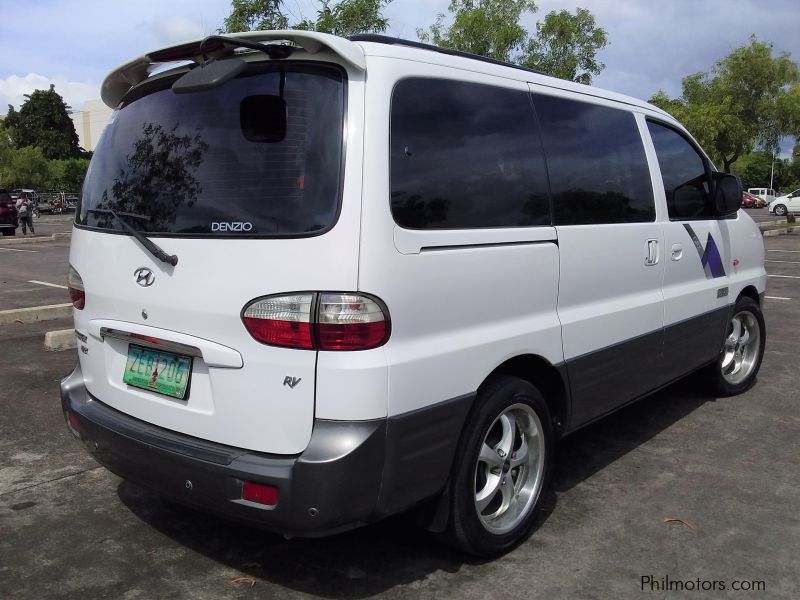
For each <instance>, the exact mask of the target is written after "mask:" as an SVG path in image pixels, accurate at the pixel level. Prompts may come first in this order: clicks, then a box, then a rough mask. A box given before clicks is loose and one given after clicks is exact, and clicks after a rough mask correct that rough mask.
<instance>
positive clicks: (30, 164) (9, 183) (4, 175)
mask: <svg viewBox="0 0 800 600" xmlns="http://www.w3.org/2000/svg"><path fill="white" fill-rule="evenodd" d="M88 167H89V160H88V159H85V158H67V159H54V160H47V159H46V158H45V156H44V153H43V152H42V150H41V149H40V148H38V147H36V146H26V147H24V148H17V147H16V146H15V145H14V143H13V141H12V139H11V132H10V130H9V129H6V128H4V127H3V126H1V125H0V187H4V188H8V189H13V188H20V187H26V188H27V187H29V188H33V189H37V190H47V191H69V192H78V191H80V189H81V187H82V186H83V179H84V177H86V170H87V168H88Z"/></svg>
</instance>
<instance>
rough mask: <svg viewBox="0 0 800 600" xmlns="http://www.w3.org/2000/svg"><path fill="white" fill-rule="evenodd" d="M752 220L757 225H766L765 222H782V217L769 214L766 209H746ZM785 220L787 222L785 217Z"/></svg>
mask: <svg viewBox="0 0 800 600" xmlns="http://www.w3.org/2000/svg"><path fill="white" fill-rule="evenodd" d="M744 212H746V213H747V214H748V215H750V218H751V219H753V220H754V221H755V222H756V223H764V222H774V221H779V220H781V217H778V216H777V215H773V214H772V213H771V212H769V211H768V210H767V209H766V208H746V209H744ZM783 220H784V221H785V220H786V217H783Z"/></svg>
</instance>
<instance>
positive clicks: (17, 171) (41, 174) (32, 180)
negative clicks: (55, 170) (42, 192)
mask: <svg viewBox="0 0 800 600" xmlns="http://www.w3.org/2000/svg"><path fill="white" fill-rule="evenodd" d="M49 181H50V165H49V163H48V162H47V159H46V158H45V157H44V155H43V154H42V151H41V150H40V149H39V148H37V147H34V146H25V147H24V148H16V149H14V151H13V152H12V153H11V160H10V161H9V163H8V173H6V167H4V168H3V186H4V187H9V188H13V187H22V186H25V187H32V188H36V189H41V188H42V187H44V186H45V185H46V184H47V183H48V182H49Z"/></svg>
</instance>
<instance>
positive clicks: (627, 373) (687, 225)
mask: <svg viewBox="0 0 800 600" xmlns="http://www.w3.org/2000/svg"><path fill="white" fill-rule="evenodd" d="M285 41H289V42H292V43H293V45H286V44H282V43H279V42H285ZM234 50H236V52H234ZM204 58H205V59H208V60H207V61H205V62H204ZM174 61H179V62H178V64H177V66H175V67H174V68H171V69H165V68H164V67H163V64H162V63H169V62H174ZM180 61H182V62H180ZM102 95H103V99H104V100H105V102H106V104H108V106H111V107H113V108H114V109H115V112H114V114H113V117H112V120H111V122H110V123H109V125H108V127H107V128H106V130H105V132H104V133H103V136H102V139H101V140H100V143H99V145H98V147H97V149H96V151H95V153H94V157H93V159H92V162H91V165H90V168H89V172H88V174H87V178H86V184H85V187H84V190H83V197H82V204H81V206H80V207H79V210H78V212H77V215H76V219H75V227H74V230H73V235H72V246H71V250H70V265H71V268H70V275H69V287H70V294H71V297H72V300H73V303H74V305H75V311H74V315H75V335H76V336H77V338H78V366H77V367H76V369H75V371H74V372H73V373H72V374H71V375H69V376H68V377H67V378H66V379H65V380H64V381H63V383H62V388H61V389H62V399H63V407H64V411H65V415H66V418H67V423H68V425H69V427H70V429H71V430H72V432H73V433H74V434H75V435H76V436H77V437H78V438H79V439H81V440H82V441H83V442H84V443H85V444H86V446H87V448H88V449H89V451H90V452H91V453H92V454H93V455H94V456H95V457H96V458H97V460H98V461H99V462H101V463H102V464H104V465H106V466H107V467H108V468H109V469H110V470H112V471H114V472H115V473H117V474H119V475H120V476H122V477H124V478H126V479H129V480H131V481H133V482H136V483H138V484H141V485H143V486H146V487H149V488H151V489H153V490H155V491H156V492H158V493H159V494H163V495H164V496H166V497H169V498H172V499H175V500H177V501H179V502H183V503H186V504H188V505H192V506H195V507H199V508H201V509H203V510H207V511H210V512H215V513H219V514H222V515H226V516H229V517H231V518H235V519H238V520H242V521H245V522H249V523H252V524H257V525H260V526H263V527H265V528H267V529H270V530H273V531H276V532H280V533H283V534H285V535H289V536H292V535H306V536H314V535H322V534H329V533H334V532H337V531H342V530H344V529H347V528H351V527H354V526H358V525H361V524H365V523H370V522H373V521H376V520H379V519H381V518H383V517H385V516H387V515H391V514H394V513H398V512H400V511H405V510H408V509H412V508H417V509H419V510H420V515H422V516H424V517H425V518H426V519H427V526H428V527H429V528H430V529H431V530H433V531H437V532H440V533H443V534H444V535H445V536H446V537H447V538H449V539H450V540H451V541H452V542H453V543H454V544H455V545H457V546H458V547H460V548H462V549H464V550H465V551H467V552H471V553H474V554H478V555H484V556H492V555H497V554H499V553H502V552H504V551H505V550H507V549H509V548H510V547H512V546H513V545H514V544H515V543H517V542H518V541H519V540H521V539H523V538H524V537H525V536H526V535H527V534H528V533H529V532H530V531H531V530H532V527H533V523H534V518H535V516H536V512H537V507H538V506H539V505H540V503H541V501H542V498H543V490H544V489H545V488H546V486H547V480H548V473H549V468H550V465H551V464H552V460H553V451H554V444H555V442H556V440H557V439H558V438H560V437H562V436H564V435H566V434H568V433H570V432H573V431H575V430H577V429H579V428H580V427H583V426H585V425H586V424H588V423H591V422H593V421H595V420H597V419H599V418H601V417H603V416H604V415H606V414H608V413H610V412H612V411H614V410H616V409H618V408H619V407H621V406H623V405H625V404H628V403H630V402H632V401H634V400H636V399H638V398H641V397H642V396H645V395H647V394H650V393H652V392H653V391H655V390H657V389H659V388H662V387H664V386H666V385H668V384H670V383H671V382H673V381H675V380H677V379H679V378H681V377H683V376H685V375H686V374H687V373H690V372H693V371H697V370H699V369H703V370H704V373H705V378H706V380H707V381H708V382H709V383H710V384H711V386H712V388H713V389H714V390H715V393H716V394H717V395H730V394H737V393H740V392H743V391H744V390H746V389H748V388H749V387H750V386H751V385H752V384H753V383H754V381H755V378H756V374H757V372H758V370H759V366H760V364H761V359H762V356H763V352H764V343H765V339H766V337H765V336H766V332H765V327H764V319H763V316H762V312H761V308H760V305H761V301H762V298H763V294H764V290H765V283H766V273H765V270H764V249H763V244H762V238H761V235H760V233H759V230H758V228H757V227H756V226H755V224H754V223H753V221H752V220H751V219H750V218H749V217H748V216H747V215H746V214H744V212H743V211H738V210H737V209H738V206H739V204H740V201H741V185H740V184H739V182H738V180H737V179H736V178H735V177H734V176H731V175H726V174H723V173H718V172H716V170H715V169H714V167H713V165H712V164H711V163H710V161H709V160H708V158H707V157H706V155H705V154H704V153H703V152H702V150H700V148H699V147H698V146H697V144H696V142H695V141H694V140H693V139H692V138H691V136H689V135H688V134H687V133H686V131H685V130H684V129H683V128H682V127H681V125H680V124H679V123H677V122H676V121H675V120H674V119H673V118H672V117H670V116H669V115H668V114H666V113H664V112H662V111H661V110H659V109H657V108H655V107H653V106H650V105H649V104H646V103H644V102H641V101H639V100H635V99H633V98H629V97H626V96H622V95H619V94H615V93H612V92H606V91H602V90H599V89H595V88H592V87H587V86H583V85H579V84H575V83H571V82H566V81H562V80H559V79H554V78H552V77H548V76H545V75H542V74H539V73H536V72H533V71H529V70H526V69H521V68H517V67H514V66H511V65H507V64H503V63H497V62H495V61H492V60H487V59H482V58H478V57H475V56H470V55H464V54H461V53H458V52H453V51H449V50H442V49H439V48H436V47H433V46H425V45H421V44H417V43H412V42H405V41H402V40H396V39H391V38H384V37H380V36H358V37H354V38H352V39H350V40H346V39H342V38H337V37H333V36H329V35H324V34H319V33H311V32H301V31H269V32H253V33H245V34H238V35H234V36H230V37H220V36H212V37H211V38H207V39H206V40H205V41H204V42H203V43H199V42H198V43H192V44H184V45H181V46H175V47H172V48H167V49H164V50H159V51H157V52H153V53H150V54H148V55H145V56H143V57H141V58H138V59H136V60H134V61H132V62H130V63H128V64H125V65H123V66H121V67H120V68H118V69H117V70H115V71H114V72H113V73H111V75H109V76H108V78H107V79H106V80H105V82H104V84H103V88H102Z"/></svg>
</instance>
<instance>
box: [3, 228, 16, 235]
mask: <svg viewBox="0 0 800 600" xmlns="http://www.w3.org/2000/svg"><path fill="white" fill-rule="evenodd" d="M3 235H17V230H16V229H3Z"/></svg>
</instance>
